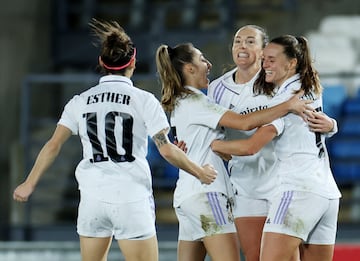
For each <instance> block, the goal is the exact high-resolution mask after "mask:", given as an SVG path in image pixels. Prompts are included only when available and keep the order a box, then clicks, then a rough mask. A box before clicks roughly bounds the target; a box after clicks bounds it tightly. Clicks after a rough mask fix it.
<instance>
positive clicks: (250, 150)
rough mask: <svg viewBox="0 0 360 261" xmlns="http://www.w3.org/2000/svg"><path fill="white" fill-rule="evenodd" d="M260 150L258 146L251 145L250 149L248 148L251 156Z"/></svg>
mask: <svg viewBox="0 0 360 261" xmlns="http://www.w3.org/2000/svg"><path fill="white" fill-rule="evenodd" d="M258 152H259V150H258V149H257V148H254V147H250V148H248V150H247V154H248V155H249V156H252V155H255V154H256V153H258Z"/></svg>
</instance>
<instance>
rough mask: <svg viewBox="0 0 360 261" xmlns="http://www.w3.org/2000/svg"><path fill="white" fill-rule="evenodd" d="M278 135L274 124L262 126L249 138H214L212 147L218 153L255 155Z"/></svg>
mask: <svg viewBox="0 0 360 261" xmlns="http://www.w3.org/2000/svg"><path fill="white" fill-rule="evenodd" d="M276 135H277V131H276V128H275V127H274V126H273V125H271V124H270V125H266V126H262V127H260V128H259V129H257V130H256V132H255V133H254V134H253V135H252V136H251V137H250V138H248V139H239V140H231V141H224V140H214V141H213V142H212V143H211V149H212V150H213V151H214V152H216V153H221V154H230V155H236V156H248V155H254V154H255V153H257V152H258V151H260V150H261V149H262V148H263V147H264V146H265V145H266V144H268V143H269V142H270V141H271V140H272V139H273V138H275V137H276Z"/></svg>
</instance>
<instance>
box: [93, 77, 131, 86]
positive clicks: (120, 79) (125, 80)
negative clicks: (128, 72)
mask: <svg viewBox="0 0 360 261" xmlns="http://www.w3.org/2000/svg"><path fill="white" fill-rule="evenodd" d="M106 82H110V83H115V82H123V83H127V84H129V85H131V86H132V85H133V84H132V81H131V80H130V79H129V78H128V77H125V76H122V75H113V74H111V75H105V76H103V77H101V78H100V80H99V83H106Z"/></svg>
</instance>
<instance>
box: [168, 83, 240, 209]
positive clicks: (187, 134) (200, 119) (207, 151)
mask: <svg viewBox="0 0 360 261" xmlns="http://www.w3.org/2000/svg"><path fill="white" fill-rule="evenodd" d="M186 88H189V89H190V90H192V91H193V92H194V94H191V95H188V96H187V97H186V98H183V99H178V104H177V105H176V107H175V109H174V111H173V112H172V113H171V117H170V122H171V127H172V130H173V131H174V132H173V134H174V135H175V136H176V138H177V140H179V141H180V140H183V141H185V142H186V145H187V148H188V150H187V155H188V157H189V158H190V159H191V160H193V161H194V162H196V163H197V164H199V165H204V164H208V163H209V164H212V165H213V166H214V168H215V169H216V170H217V172H218V175H217V178H216V179H215V181H214V182H213V183H211V184H210V185H206V184H201V182H200V180H199V179H197V178H196V177H194V176H192V175H191V174H189V173H187V172H185V171H183V170H179V179H178V181H177V183H176V189H175V193H174V207H177V206H179V205H180V204H181V203H182V202H183V201H184V200H185V199H187V198H188V197H190V196H192V195H194V194H197V193H205V192H222V193H224V194H226V195H228V197H232V196H233V192H232V189H231V185H230V180H229V175H228V173H227V170H226V168H225V166H224V163H223V161H222V159H221V158H220V157H219V156H218V155H216V154H215V153H214V152H213V151H212V150H211V148H210V144H211V142H212V141H213V140H214V139H220V138H222V137H223V135H222V133H221V130H220V129H219V128H218V123H219V120H220V118H221V117H222V116H223V115H224V113H225V112H226V111H227V109H225V108H223V107H221V106H219V105H217V104H215V103H213V102H212V101H210V99H209V98H208V97H206V95H205V94H203V93H202V92H201V91H200V90H198V89H195V88H193V87H189V86H187V87H186Z"/></svg>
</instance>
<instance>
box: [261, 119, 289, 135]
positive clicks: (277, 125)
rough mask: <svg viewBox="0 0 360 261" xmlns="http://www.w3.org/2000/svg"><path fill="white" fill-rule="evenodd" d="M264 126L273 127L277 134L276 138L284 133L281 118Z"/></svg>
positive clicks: (283, 124)
mask: <svg viewBox="0 0 360 261" xmlns="http://www.w3.org/2000/svg"><path fill="white" fill-rule="evenodd" d="M266 125H273V126H274V127H275V129H276V132H277V134H276V136H279V135H280V134H281V133H282V132H283V131H284V128H285V123H284V120H283V119H282V118H279V119H276V120H274V121H272V122H271V123H268V124H265V126H266Z"/></svg>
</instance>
